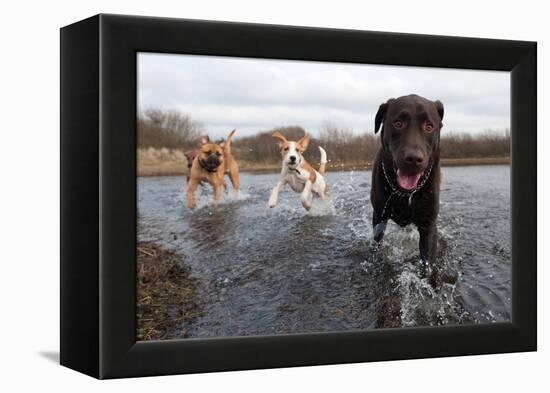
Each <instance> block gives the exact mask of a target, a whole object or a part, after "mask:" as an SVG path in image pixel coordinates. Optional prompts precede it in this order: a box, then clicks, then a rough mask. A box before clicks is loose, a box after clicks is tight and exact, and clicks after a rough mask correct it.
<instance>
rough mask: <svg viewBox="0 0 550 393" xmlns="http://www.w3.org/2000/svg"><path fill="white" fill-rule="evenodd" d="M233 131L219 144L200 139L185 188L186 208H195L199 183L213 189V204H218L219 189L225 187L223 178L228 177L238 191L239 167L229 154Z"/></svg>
mask: <svg viewBox="0 0 550 393" xmlns="http://www.w3.org/2000/svg"><path fill="white" fill-rule="evenodd" d="M233 134H235V130H233V131H231V133H230V134H229V136H228V137H227V140H226V141H224V142H221V143H219V144H218V143H212V142H210V141H209V140H208V138H202V139H201V147H200V149H199V151H198V154H197V156H196V157H195V159H194V160H193V165H191V171H190V174H189V185H188V186H187V207H189V208H190V209H192V208H194V207H195V191H196V189H197V187H198V186H199V184H200V183H202V182H207V183H210V184H211V185H212V187H213V188H214V204H215V205H216V206H218V205H219V203H220V198H221V188H222V186H224V187H225V182H224V179H223V178H224V176H225V175H226V174H228V175H229V179H230V180H231V184H233V189H234V190H235V191H237V192H238V191H239V186H240V183H239V166H238V165H237V161H236V160H235V158H234V157H233V155H232V154H231V138H232V137H233Z"/></svg>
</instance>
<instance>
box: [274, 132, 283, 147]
mask: <svg viewBox="0 0 550 393" xmlns="http://www.w3.org/2000/svg"><path fill="white" fill-rule="evenodd" d="M271 136H272V137H273V138H275V139H278V140H279V145H282V144H283V143H286V138H285V137H284V135H283V134H281V133H280V132H279V131H277V132H275V133H274V134H273V135H271Z"/></svg>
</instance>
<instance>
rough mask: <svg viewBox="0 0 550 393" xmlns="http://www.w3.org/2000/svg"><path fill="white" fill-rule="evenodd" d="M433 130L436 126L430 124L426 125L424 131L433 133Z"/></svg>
mask: <svg viewBox="0 0 550 393" xmlns="http://www.w3.org/2000/svg"><path fill="white" fill-rule="evenodd" d="M433 130H434V126H433V125H431V124H429V123H426V125H425V126H424V131H426V132H432V131H433Z"/></svg>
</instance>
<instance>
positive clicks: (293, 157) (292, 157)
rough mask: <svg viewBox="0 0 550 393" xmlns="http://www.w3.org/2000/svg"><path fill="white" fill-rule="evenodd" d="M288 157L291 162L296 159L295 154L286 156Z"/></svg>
mask: <svg viewBox="0 0 550 393" xmlns="http://www.w3.org/2000/svg"><path fill="white" fill-rule="evenodd" d="M288 158H289V159H290V161H292V162H294V161H296V156H290V157H288Z"/></svg>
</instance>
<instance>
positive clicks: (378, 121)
mask: <svg viewBox="0 0 550 393" xmlns="http://www.w3.org/2000/svg"><path fill="white" fill-rule="evenodd" d="M388 102H389V101H388ZM388 102H385V103H383V104H382V105H380V107H379V108H378V112H376V116H375V117H374V133H375V134H376V133H377V132H378V131H380V126H381V125H382V123H383V122H384V118H385V117H386V111H387V110H388Z"/></svg>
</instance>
